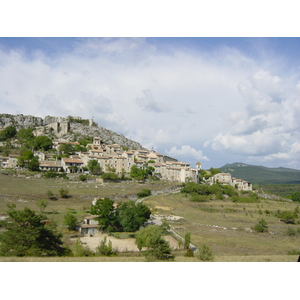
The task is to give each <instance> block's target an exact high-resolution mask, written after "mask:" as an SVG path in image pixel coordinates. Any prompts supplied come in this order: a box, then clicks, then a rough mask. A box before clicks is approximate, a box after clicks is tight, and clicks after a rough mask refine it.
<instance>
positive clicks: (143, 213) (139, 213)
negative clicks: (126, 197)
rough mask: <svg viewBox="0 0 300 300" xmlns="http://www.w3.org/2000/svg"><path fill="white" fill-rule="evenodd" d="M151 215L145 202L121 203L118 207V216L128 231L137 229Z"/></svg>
mask: <svg viewBox="0 0 300 300" xmlns="http://www.w3.org/2000/svg"><path fill="white" fill-rule="evenodd" d="M150 215H151V211H150V209H149V208H148V206H146V205H144V204H143V203H139V204H137V205H135V202H134V201H128V202H125V203H121V204H119V206H118V208H117V218H118V221H119V223H120V226H121V229H122V230H123V231H126V232H134V231H137V230H138V229H139V228H140V226H141V225H143V224H144V223H145V222H146V221H147V220H148V219H149V218H150Z"/></svg>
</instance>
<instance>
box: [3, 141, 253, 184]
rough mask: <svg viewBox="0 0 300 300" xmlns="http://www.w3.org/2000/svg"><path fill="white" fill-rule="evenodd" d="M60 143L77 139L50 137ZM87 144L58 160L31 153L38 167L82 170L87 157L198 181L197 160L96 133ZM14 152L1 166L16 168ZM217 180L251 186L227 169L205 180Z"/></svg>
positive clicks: (119, 169)
mask: <svg viewBox="0 0 300 300" xmlns="http://www.w3.org/2000/svg"><path fill="white" fill-rule="evenodd" d="M62 144H71V145H73V146H75V145H79V143H77V142H73V143H71V142H68V141H63V140H54V141H53V146H52V147H53V148H54V149H56V150H58V149H59V146H60V145H62ZM87 146H89V147H88V149H90V150H88V152H76V154H75V155H71V156H70V157H68V158H66V157H63V158H62V159H61V160H57V159H54V154H49V153H45V152H43V151H35V152H34V155H35V156H37V157H38V159H39V168H40V170H42V171H49V170H51V171H61V170H63V172H65V173H73V172H76V173H84V172H85V171H84V170H85V167H87V165H88V162H89V161H90V160H96V161H97V162H98V163H99V165H100V167H101V169H102V170H103V172H109V171H110V170H112V169H114V170H115V173H116V174H118V175H121V174H122V173H124V172H126V173H129V172H130V171H131V168H132V166H134V165H135V166H137V167H138V168H145V166H152V167H153V168H154V170H155V171H154V174H155V175H156V176H157V177H159V178H160V179H163V180H169V181H176V182H187V181H192V182H199V173H200V171H201V163H200V162H197V164H196V168H191V166H190V164H188V163H183V162H179V161H178V160H177V159H175V158H172V157H170V156H167V155H163V154H159V153H157V152H155V151H154V150H150V151H149V150H133V149H132V150H123V148H122V147H120V146H119V145H118V144H112V145H106V144H103V143H101V139H100V138H99V137H94V139H93V143H92V144H89V145H87ZM17 158H18V155H9V156H7V157H3V156H0V166H1V167H2V168H16V167H17V166H18V159H17ZM216 182H219V183H221V184H226V185H227V184H228V185H232V186H235V187H237V188H238V189H239V190H252V185H251V183H248V182H247V181H245V180H241V179H236V178H232V177H231V175H230V174H229V173H218V174H216V175H214V176H212V177H210V178H209V180H208V181H207V183H208V184H214V183H216Z"/></svg>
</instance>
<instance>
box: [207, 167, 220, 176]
mask: <svg viewBox="0 0 300 300" xmlns="http://www.w3.org/2000/svg"><path fill="white" fill-rule="evenodd" d="M209 172H210V174H211V176H214V175H216V174H218V173H221V171H220V170H219V169H215V168H210V169H209Z"/></svg>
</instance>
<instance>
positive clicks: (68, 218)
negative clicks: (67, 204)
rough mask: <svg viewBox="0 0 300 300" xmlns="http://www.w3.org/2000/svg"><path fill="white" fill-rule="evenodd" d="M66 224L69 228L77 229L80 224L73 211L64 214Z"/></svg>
mask: <svg viewBox="0 0 300 300" xmlns="http://www.w3.org/2000/svg"><path fill="white" fill-rule="evenodd" d="M64 224H65V225H66V226H67V227H68V229H69V230H76V229H77V226H78V220H77V218H76V217H75V216H74V215H73V214H72V213H67V214H66V215H65V216H64Z"/></svg>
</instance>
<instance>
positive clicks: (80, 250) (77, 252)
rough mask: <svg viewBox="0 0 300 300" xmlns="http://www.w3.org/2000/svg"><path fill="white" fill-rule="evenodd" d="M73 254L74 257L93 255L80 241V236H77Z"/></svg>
mask: <svg viewBox="0 0 300 300" xmlns="http://www.w3.org/2000/svg"><path fill="white" fill-rule="evenodd" d="M73 255H74V256H76V257H81V256H94V253H93V252H92V251H91V250H90V248H89V247H87V246H83V245H82V244H81V242H80V238H77V239H76V243H75V246H74V251H73Z"/></svg>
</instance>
